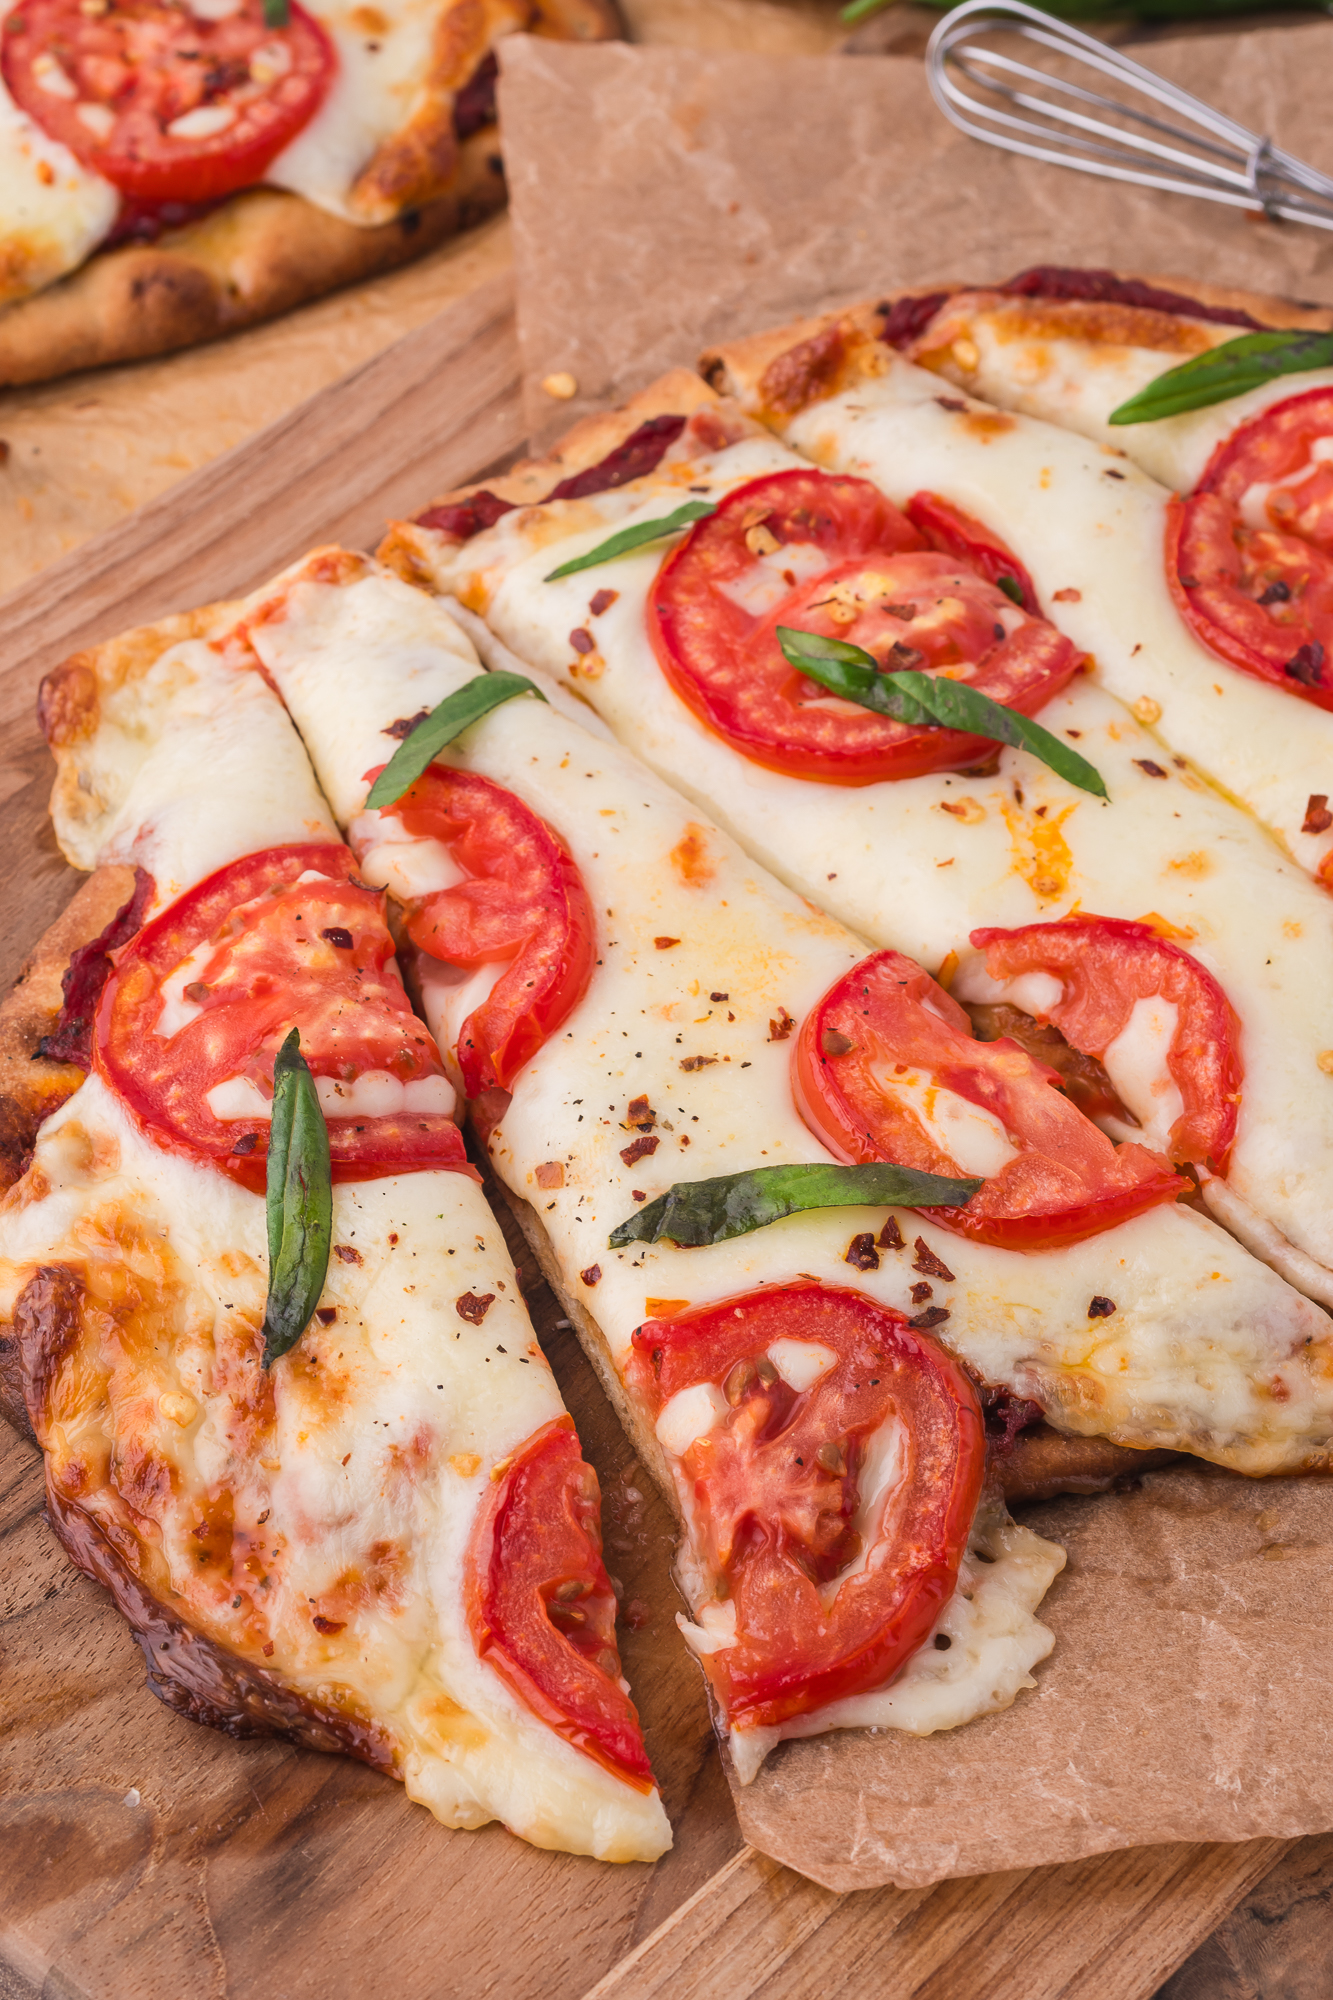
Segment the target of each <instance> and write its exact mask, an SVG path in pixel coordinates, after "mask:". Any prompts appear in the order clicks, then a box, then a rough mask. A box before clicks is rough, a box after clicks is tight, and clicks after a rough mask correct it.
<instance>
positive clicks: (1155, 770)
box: [1134, 757, 1167, 778]
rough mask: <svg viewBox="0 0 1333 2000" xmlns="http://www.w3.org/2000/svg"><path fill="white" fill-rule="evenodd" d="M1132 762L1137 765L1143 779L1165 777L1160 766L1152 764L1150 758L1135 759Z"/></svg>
mask: <svg viewBox="0 0 1333 2000" xmlns="http://www.w3.org/2000/svg"><path fill="white" fill-rule="evenodd" d="M1134 762H1135V763H1136V764H1137V765H1138V767H1139V769H1140V770H1141V771H1142V773H1143V775H1144V777H1145V778H1164V777H1166V775H1167V773H1166V772H1165V771H1164V770H1163V769H1162V767H1161V765H1160V764H1154V763H1153V760H1152V758H1151V757H1136V758H1135V759H1134Z"/></svg>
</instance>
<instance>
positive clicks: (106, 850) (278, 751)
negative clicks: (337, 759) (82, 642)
mask: <svg viewBox="0 0 1333 2000" xmlns="http://www.w3.org/2000/svg"><path fill="white" fill-rule="evenodd" d="M235 658H236V656H235V655H233V656H231V658H228V657H224V655H223V654H222V652H221V651H219V649H218V648H217V647H215V646H213V645H211V644H210V643H208V642H207V641H206V640H203V639H186V640H183V641H182V642H181V643H180V644H179V645H175V646H172V647H169V648H168V649H167V651H166V652H164V653H162V654H161V655H160V656H159V657H158V658H157V659H156V660H155V661H154V662H153V664H152V665H151V666H150V667H148V669H147V670H146V671H145V672H143V673H134V672H129V673H127V674H126V675H125V676H124V677H123V679H122V680H121V682H120V684H119V686H117V687H115V688H110V687H103V688H102V689H101V690H100V694H99V716H98V726H97V728H96V731H95V733H94V734H93V735H92V736H90V737H88V738H86V739H85V740H84V741H83V742H81V743H80V744H79V745H78V746H77V749H76V751H75V753H74V754H73V755H72V756H71V757H70V759H69V761H68V762H67V763H65V764H64V765H63V766H62V771H61V776H60V778H59V779H58V780H57V783H56V788H55V791H54V792H53V794H52V799H51V816H52V818H53V820H54V822H55V829H56V837H57V839H58V840H59V842H60V845H61V847H62V848H63V850H64V852H65V854H66V856H67V857H68V859H69V860H70V861H72V862H73V863H74V865H75V867H76V868H94V867H96V866H97V864H98V863H99V862H103V861H123V862H129V863H131V864H134V863H138V864H140V865H142V866H143V867H144V868H146V869H147V870H148V872H149V873H150V874H151V875H152V877H153V879H154V882H155V884H156V894H155V897H154V901H153V904H152V908H153V910H154V911H157V910H160V909H163V908H165V906H166V905H167V904H168V903H170V902H174V900H175V898H176V897H177V896H178V895H180V894H181V893H182V891H183V890H185V889H188V888H190V887H192V886H193V885H194V883H196V882H200V881H202V880H203V879H204V877H205V876H207V875H211V874H212V873H213V872H214V870H216V869H218V868H222V867H224V866H225V865H226V864H227V863H228V862H231V861H236V860H239V859H240V858H241V856H243V855H246V854H257V853H259V852H261V851H262V850H263V849H265V848H268V847H281V846H286V845H289V844H291V845H295V844H298V843H302V842H306V841H323V840H337V838H338V835H337V832H336V830H335V828H334V824H333V821H332V819H331V817H330V815H329V809H328V807H327V805H326V804H325V802H324V800H323V798H322V797H321V796H320V792H319V788H318V786H317V785H316V783H315V779H314V775H313V773H312V771H311V769H310V762H309V759H308V758H307V756H306V754H305V750H304V748H303V747H302V744H301V739H300V737H299V736H298V735H297V734H296V731H295V730H294V729H293V728H292V726H291V724H290V722H289V721H288V720H287V718H286V716H285V715H284V714H283V713H282V711H281V708H280V707H279V705H278V703H277V702H276V701H275V700H274V698H273V695H272V693H271V691H270V690H269V689H268V688H266V687H265V685H264V683H263V681H262V679H260V677H259V676H258V675H257V674H256V673H254V672H253V670H252V668H251V666H250V664H249V662H248V659H247V658H246V656H245V655H243V654H242V655H241V656H240V658H241V659H242V660H243V661H245V664H244V665H240V666H238V665H236V664H233V663H232V661H233V660H234V659H235Z"/></svg>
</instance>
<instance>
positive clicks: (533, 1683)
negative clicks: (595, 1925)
mask: <svg viewBox="0 0 1333 2000" xmlns="http://www.w3.org/2000/svg"><path fill="white" fill-rule="evenodd" d="M601 1507H602V1499H601V1493H600V1490H599V1488H598V1485H597V1474H596V1473H595V1472H594V1471H593V1469H592V1467H591V1466H590V1465H586V1464H585V1463H584V1461H583V1454H582V1452H581V1451H580V1449H579V1441H578V1437H577V1435H576V1434H575V1430H574V1424H573V1420H572V1418H570V1417H557V1418H556V1419H555V1420H554V1421H553V1422H552V1423H549V1424H544V1425H543V1426H542V1428H541V1430H539V1431H537V1432H536V1433H535V1434H534V1436H532V1437H530V1438H529V1439H528V1440H527V1443H526V1444H524V1445H522V1446H521V1447H520V1448H519V1450H518V1451H517V1452H516V1453H515V1454H514V1458H513V1460H512V1462H511V1464H510V1466H509V1468H508V1470H507V1471H506V1472H505V1473H504V1475H503V1477H502V1478H501V1479H500V1480H499V1481H498V1482H497V1483H496V1484H495V1485H493V1486H492V1488H491V1491H490V1492H489V1493H488V1495H487V1496H486V1499H485V1500H484V1502H483V1503H482V1508H481V1513H480V1515H479V1516H478V1519H477V1524H476V1526H475V1527H474V1529H473V1531H472V1539H471V1541H470V1542H469V1543H468V1551H467V1562H466V1579H467V1581H466V1588H467V1615H468V1629H469V1630H470V1632H471V1634H472V1643H473V1645H474V1646H475V1647H476V1649H477V1652H478V1653H479V1654H480V1655H481V1657H482V1658H483V1659H486V1660H489V1662H490V1664H491V1665H492V1666H493V1667H494V1668H495V1670H496V1672H497V1673H498V1674H499V1675H500V1677H501V1679H502V1680H503V1681H505V1683H506V1684H507V1685H508V1686H509V1687H510V1688H512V1690H513V1692H514V1693H515V1694H516V1695H518V1697H519V1699H520V1700H521V1701H523V1702H525V1703H526V1704H527V1706H528V1707H529V1708H530V1709H532V1711H533V1712H534V1714H536V1715H539V1716H540V1717H541V1718H542V1720H543V1721H544V1722H545V1723H547V1724H548V1726H549V1727H550V1728H552V1729H554V1730H556V1731H557V1732H558V1734H559V1735H561V1736H563V1737H564V1738H565V1739H566V1741H567V1742H570V1743H573V1744H574V1745H575V1746H576V1748H578V1749H580V1750H582V1751H583V1752H584V1753H585V1755H586V1756H589V1757H592V1758H594V1759H595V1760H596V1762H597V1763H599V1764H601V1765H602V1766H604V1768H605V1769H606V1770H608V1771H611V1772H613V1773H614V1774H615V1776H616V1777H618V1778H624V1779H626V1780H627V1781H628V1782H629V1783H630V1784H631V1785H633V1786H634V1788H635V1790H636V1791H640V1792H650V1791H651V1790H652V1789H653V1783H654V1780H653V1773H652V1768H651V1766H650V1765H649V1762H648V1753H647V1751H646V1750H645V1749H644V1747H643V1734H642V1731H641V1730H640V1728H639V1718H638V1714H637V1713H636V1711H635V1707H634V1703H633V1702H632V1701H631V1700H630V1698H629V1695H628V1694H627V1692H626V1690H625V1686H624V1683H623V1681H622V1679H621V1674H620V1654H619V1653H618V1651H617V1650H616V1600H615V1593H614V1591H613V1590H612V1588H611V1581H610V1578H609V1577H608V1576H607V1573H606V1568H605V1565H604V1564H603V1562H602V1531H601Z"/></svg>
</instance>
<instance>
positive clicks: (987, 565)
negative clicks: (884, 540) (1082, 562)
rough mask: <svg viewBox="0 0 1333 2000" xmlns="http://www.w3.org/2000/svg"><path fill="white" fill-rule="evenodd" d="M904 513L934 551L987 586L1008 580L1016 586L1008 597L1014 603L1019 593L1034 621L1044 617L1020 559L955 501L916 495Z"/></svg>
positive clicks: (1009, 591)
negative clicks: (972, 572)
mask: <svg viewBox="0 0 1333 2000" xmlns="http://www.w3.org/2000/svg"><path fill="white" fill-rule="evenodd" d="M903 512H904V513H905V514H906V516H907V518H908V520H909V521H910V522H911V523H912V526H913V527H914V528H915V529H917V531H918V532H919V533H920V534H922V535H924V536H925V539H926V540H927V541H928V542H929V543H930V546H931V548H933V549H938V550H939V552H940V554H941V555H946V556H954V557H956V558H957V560H958V561H959V562H965V563H966V564H967V565H968V567H969V568H970V569H974V570H975V571H976V573H977V575H978V576H981V577H984V578H985V579H986V582H987V583H993V584H996V585H998V584H999V582H1000V578H1001V577H1004V579H1005V580H1006V582H1008V583H1009V584H1010V585H1011V586H1012V587H1013V588H1012V589H1011V590H1007V591H1006V592H1005V596H1006V597H1009V598H1010V599H1011V600H1012V598H1013V591H1014V590H1017V592H1018V597H1017V602H1018V603H1020V604H1021V605H1022V607H1023V609H1024V610H1025V611H1030V612H1031V613H1032V616H1033V617H1034V618H1040V616H1041V606H1040V604H1038V602H1037V586H1036V584H1035V583H1033V581H1032V578H1031V577H1030V576H1029V575H1028V572H1027V571H1026V569H1024V567H1023V565H1022V563H1021V562H1020V561H1019V560H1018V557H1017V556H1016V555H1014V554H1013V553H1012V551H1011V550H1010V549H1008V548H1006V547H1005V544H1004V543H1003V542H1002V541H1001V540H1000V538H999V536H998V535H993V534H992V533H991V531H990V529H989V528H987V527H986V526H985V525H984V524H983V523H982V522H980V521H978V520H977V519H976V518H975V516H974V515H972V514H965V513H964V512H963V509H962V508H961V507H955V506H954V504H953V501H952V500H945V499H943V498H942V497H941V495H940V494H938V493H914V494H913V495H912V497H911V499H910V500H909V501H908V503H907V505H906V506H905V507H904V509H903Z"/></svg>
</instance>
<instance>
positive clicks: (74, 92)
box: [0, 0, 338, 203]
mask: <svg viewBox="0 0 1333 2000" xmlns="http://www.w3.org/2000/svg"><path fill="white" fill-rule="evenodd" d="M337 66H338V58H337V55H336V54H335V52H334V47H333V44H332V42H331V41H330V40H329V38H328V36H327V35H326V34H325V32H324V30H323V28H322V27H321V26H320V24H319V22H318V21H316V20H315V19H314V17H313V16H312V15H310V14H307V13H306V11H305V9H304V8H303V7H301V6H299V5H298V4H297V0H288V22H287V25H286V27H283V28H269V27H266V26H265V25H264V7H263V0H240V4H239V5H238V6H237V7H236V9H235V11H234V12H232V13H227V14H224V15H222V17H221V18H219V19H205V18H204V17H203V16H202V15H199V14H195V13H192V12H191V11H190V9H189V8H188V7H182V6H171V5H166V4H163V0H109V4H106V5H103V6H101V7H94V6H89V5H88V4H87V0H23V4H22V5H21V6H18V7H15V8H14V10H13V11H12V13H10V15H9V16H8V18H7V19H6V21H5V24H4V32H3V39H2V40H0V69H3V73H4V80H5V82H6V84H7V85H8V87H9V91H10V94H11V95H12V96H13V97H14V98H15V100H16V101H17V102H18V103H19V104H20V105H21V106H22V108H23V109H24V110H25V111H26V112H27V113H28V116H29V117H30V118H32V119H34V120H35V121H36V123H37V124H38V125H40V126H41V128H42V130H43V131H44V132H46V133H48V134H49V135H50V136H51V138H53V139H58V140H59V141H60V142H61V144H62V145H65V146H68V147H69V150H70V152H71V153H73V155H74V157H75V158H76V159H77V160H81V161H82V163H83V165H84V166H85V167H90V168H91V169H92V171H93V172H94V173H98V174H101V175H102V176H103V177H104V178H105V179H106V180H109V181H110V182H112V184H113V185H114V186H115V187H118V188H119V189H120V190H121V192H122V194H124V195H127V196H128V197H130V199H131V200H132V201H134V202H148V203H156V202H210V201H217V200H219V199H220V198H221V197H222V196H224V195H228V194H234V193H235V192H236V190H237V189H238V188H244V187H253V186H254V185H255V183H256V182H257V181H261V180H262V179H263V177H264V173H265V171H266V169H267V168H268V166H269V165H270V163H271V162H272V161H273V160H275V159H276V158H277V156H278V154H279V153H280V152H282V150H283V148H284V147H285V146H287V145H289V144H290V143H291V141H292V140H293V139H294V138H295V137H296V135H297V133H298V132H299V131H300V130H301V129H302V127H303V126H305V125H307V124H309V122H310V120H311V119H312V118H313V117H314V115H315V112H316V111H317V110H318V109H319V107H320V105H321V103H322V102H323V100H324V98H325V96H326V95H327V92H328V89H329V86H330V84H331V83H332V81H333V77H334V73H335V71H336V69H337Z"/></svg>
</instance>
